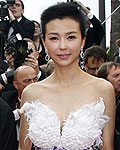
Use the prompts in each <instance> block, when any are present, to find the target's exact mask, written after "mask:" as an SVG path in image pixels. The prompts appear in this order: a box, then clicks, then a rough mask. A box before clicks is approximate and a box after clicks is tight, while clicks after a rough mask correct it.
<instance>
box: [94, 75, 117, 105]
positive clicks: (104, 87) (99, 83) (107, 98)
mask: <svg viewBox="0 0 120 150" xmlns="http://www.w3.org/2000/svg"><path fill="white" fill-rule="evenodd" d="M95 80H96V81H94V82H95V88H96V91H97V92H98V93H99V94H100V95H101V97H102V98H103V99H104V102H105V104H106V106H109V108H110V107H111V106H110V105H111V104H113V106H115V92H114V87H113V85H112V84H111V83H110V82H109V81H107V80H105V79H101V78H96V79H95Z"/></svg>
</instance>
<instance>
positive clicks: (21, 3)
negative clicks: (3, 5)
mask: <svg viewBox="0 0 120 150" xmlns="http://www.w3.org/2000/svg"><path fill="white" fill-rule="evenodd" d="M19 1H20V2H21V4H22V9H24V3H23V1H22V0H19Z"/></svg>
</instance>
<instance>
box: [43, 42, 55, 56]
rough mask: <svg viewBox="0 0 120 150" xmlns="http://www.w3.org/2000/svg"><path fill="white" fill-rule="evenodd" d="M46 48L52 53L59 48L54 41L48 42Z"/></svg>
mask: <svg viewBox="0 0 120 150" xmlns="http://www.w3.org/2000/svg"><path fill="white" fill-rule="evenodd" d="M46 49H47V50H48V54H52V53H53V52H55V51H57V50H58V44H57V43H52V42H46Z"/></svg>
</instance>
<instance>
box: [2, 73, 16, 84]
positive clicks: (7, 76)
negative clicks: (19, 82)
mask: <svg viewBox="0 0 120 150" xmlns="http://www.w3.org/2000/svg"><path fill="white" fill-rule="evenodd" d="M13 80H14V71H13V70H10V71H6V72H5V73H3V74H1V75H0V83H1V84H2V85H6V84H9V83H12V82H13Z"/></svg>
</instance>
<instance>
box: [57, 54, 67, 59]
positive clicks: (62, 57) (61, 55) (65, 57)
mask: <svg viewBox="0 0 120 150" xmlns="http://www.w3.org/2000/svg"><path fill="white" fill-rule="evenodd" d="M57 56H58V57H59V58H61V59H67V58H69V56H70V54H59V55H57Z"/></svg>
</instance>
